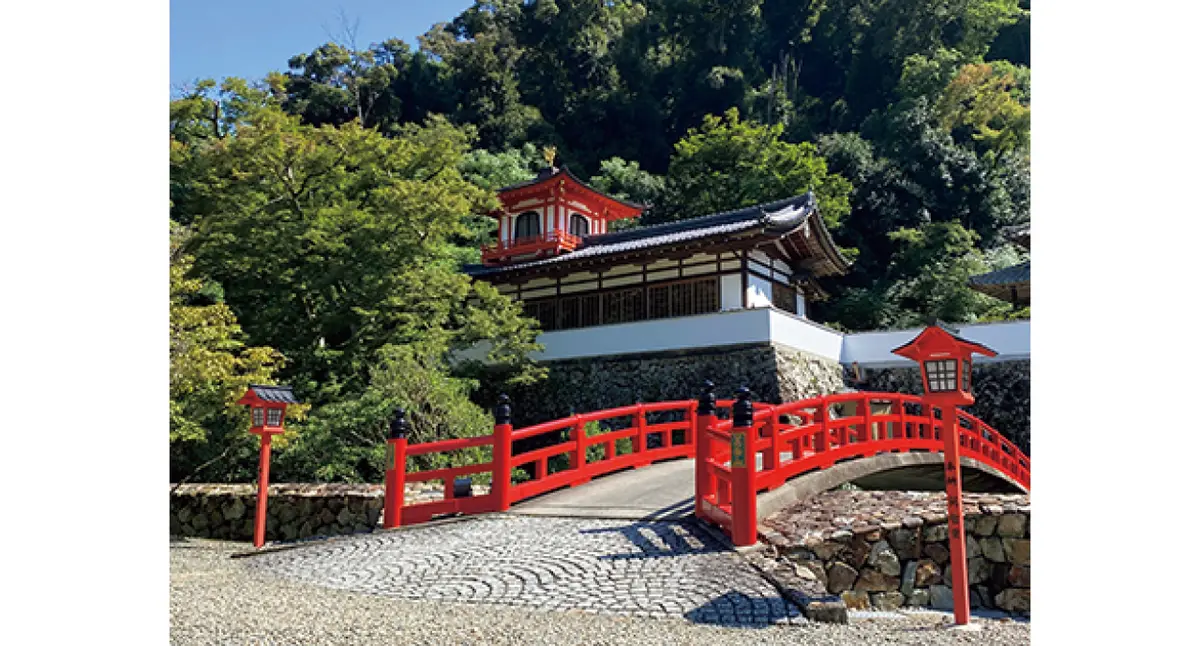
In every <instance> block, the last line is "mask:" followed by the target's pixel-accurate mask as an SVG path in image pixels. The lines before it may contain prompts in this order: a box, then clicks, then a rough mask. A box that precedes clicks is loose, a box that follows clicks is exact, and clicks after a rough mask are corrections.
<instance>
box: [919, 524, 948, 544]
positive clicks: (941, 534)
mask: <svg viewBox="0 0 1200 646" xmlns="http://www.w3.org/2000/svg"><path fill="white" fill-rule="evenodd" d="M949 536H950V534H949V531H948V530H947V529H946V524H945V523H941V524H938V525H929V526H927V527H925V529H923V530H922V531H921V538H923V539H925V542H927V543H929V542H935V541H944V540H946V539H947V538H949Z"/></svg>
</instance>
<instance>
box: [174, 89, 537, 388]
mask: <svg viewBox="0 0 1200 646" xmlns="http://www.w3.org/2000/svg"><path fill="white" fill-rule="evenodd" d="M469 142H470V135H469V133H468V132H464V131H462V130H460V129H457V128H455V127H453V126H451V125H450V124H448V123H447V122H446V121H445V120H444V119H440V118H431V120H430V121H429V122H428V123H427V124H426V125H423V126H418V125H415V124H409V125H407V126H404V127H402V128H401V129H400V130H399V131H398V132H397V133H396V134H395V136H393V137H390V138H388V137H384V136H383V135H381V134H380V133H379V132H378V131H376V130H373V129H364V128H362V127H361V126H360V125H358V124H357V122H351V123H347V124H344V125H342V126H339V127H333V126H328V125H326V126H321V127H313V126H307V125H303V124H301V123H300V122H299V120H298V119H297V118H296V117H291V116H288V115H286V114H284V113H282V112H280V111H279V110H275V109H267V110H262V111H260V112H258V113H256V114H254V115H253V116H252V117H251V118H250V119H249V120H248V121H247V122H246V123H243V124H240V125H239V126H238V134H237V136H236V137H233V138H231V139H229V140H228V141H226V142H222V145H220V146H214V147H211V148H210V149H208V150H207V151H206V153H205V154H207V155H208V156H209V159H208V160H207V162H206V164H207V167H208V168H209V169H210V171H209V172H208V174H207V175H206V176H205V177H203V178H201V179H199V180H197V181H196V182H195V183H196V185H197V190H199V191H201V192H203V194H204V195H205V197H206V198H207V200H208V201H209V203H210V204H211V211H210V212H209V213H207V214H206V215H205V216H204V217H203V218H202V219H200V220H199V223H198V233H197V236H196V241H195V253H196V258H197V261H196V262H197V267H199V268H201V270H202V271H203V272H204V273H205V274H206V275H209V276H211V277H212V278H213V279H214V280H217V281H218V282H220V284H221V285H222V286H223V288H224V290H225V294H226V298H227V301H228V303H229V305H230V306H231V307H232V308H233V310H234V311H235V312H236V313H237V314H238V317H239V320H240V321H241V322H242V325H243V327H244V328H245V330H246V332H247V333H248V334H249V336H250V338H251V339H252V340H270V341H271V342H272V343H273V344H274V345H275V346H276V347H278V348H280V350H282V351H283V352H284V353H285V354H286V355H287V356H288V357H289V360H290V361H291V363H290V365H289V367H288V369H287V370H286V371H285V372H284V373H283V376H285V377H287V378H288V379H290V380H291V381H292V382H293V383H294V384H295V385H296V386H297V388H298V390H299V392H301V393H302V394H303V395H304V396H305V397H307V398H308V401H312V402H314V403H315V404H325V403H328V402H331V401H337V400H340V399H343V398H346V397H349V396H353V395H354V394H356V393H359V392H361V391H362V390H363V389H364V388H365V386H366V385H367V380H368V377H369V367H370V365H371V363H372V362H373V361H374V360H375V353H376V352H377V351H378V350H379V349H380V348H382V347H384V346H387V345H407V344H411V343H415V342H416V341H418V340H428V339H431V338H437V339H438V343H440V344H441V345H442V347H444V348H445V349H446V351H447V352H448V351H450V350H452V349H454V348H458V347H464V346H465V345H469V344H470V343H473V342H475V341H477V340H481V339H486V340H489V341H493V342H494V343H495V345H496V348H497V349H496V350H495V352H496V353H497V356H502V357H503V358H505V359H506V360H510V361H509V362H508V363H507V364H505V367H506V368H509V369H511V371H512V372H513V373H514V374H516V375H523V374H527V373H528V372H529V371H530V370H531V369H532V368H531V364H530V363H529V362H528V360H527V359H525V358H524V356H523V353H522V352H521V350H525V349H531V348H533V347H535V346H534V345H533V340H534V338H535V335H536V331H535V329H534V327H533V326H532V324H531V322H529V321H528V320H526V319H521V318H520V317H519V316H518V315H517V313H516V312H515V308H513V307H499V306H498V304H499V303H500V301H499V300H498V299H495V298H493V297H492V294H491V293H490V291H489V289H490V288H489V287H488V286H486V285H482V284H472V282H471V281H470V279H469V278H468V277H467V276H465V275H463V274H461V273H459V272H458V271H457V266H458V262H459V260H460V257H459V256H460V254H459V252H458V249H459V247H456V246H455V245H454V240H455V239H456V238H459V237H462V236H464V235H466V234H467V230H466V228H465V227H464V225H463V219H464V216H465V215H466V214H469V213H474V212H480V211H486V210H487V209H488V208H489V207H491V206H492V205H494V198H493V197H492V196H490V195H488V194H487V193H486V192H484V191H482V190H480V189H479V188H477V187H475V186H473V185H472V184H470V183H469V182H467V181H466V180H465V179H463V177H462V175H461V174H460V172H459V170H458V168H459V164H460V163H461V161H462V158H463V155H464V154H465V153H466V152H467V150H469ZM491 291H494V290H491ZM480 308H488V309H487V311H483V312H481V311H480ZM481 321H492V322H491V323H489V326H488V327H487V328H486V329H483V328H481V326H480V322H481ZM489 330H504V331H506V332H511V335H510V336H505V337H502V338H491V337H488V335H487V331H489Z"/></svg>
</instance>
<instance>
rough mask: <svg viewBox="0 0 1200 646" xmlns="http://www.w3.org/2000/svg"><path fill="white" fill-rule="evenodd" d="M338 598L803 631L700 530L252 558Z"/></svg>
mask: <svg viewBox="0 0 1200 646" xmlns="http://www.w3.org/2000/svg"><path fill="white" fill-rule="evenodd" d="M244 563H245V564H246V566H247V567H250V568H254V569H256V570H259V571H262V572H269V573H272V574H275V575H280V576H283V577H287V578H291V579H298V580H301V581H305V582H308V583H313V584H317V585H320V586H326V587H331V588H338V589H341V590H348V591H355V592H366V593H372V594H379V595H388V596H395V597H401V598H406V599H423V600H428V601H458V602H468V603H489V604H506V605H513V606H526V607H535V608H538V609H543V610H581V611H583V612H593V613H600V614H612V615H627V616H636V617H681V618H685V619H688V620H691V621H693V622H696V623H712V624H721V625H730V626H765V625H768V624H776V623H803V622H805V619H804V618H803V616H802V615H801V614H800V611H799V609H798V608H797V607H796V606H794V605H793V604H791V603H790V602H788V601H787V600H785V599H783V598H781V597H780V596H779V593H778V591H777V590H776V589H775V588H774V587H773V586H771V584H769V583H768V582H767V581H765V580H764V579H763V578H762V577H761V576H760V575H759V574H758V573H757V572H756V571H755V570H753V569H752V568H751V567H750V566H749V565H747V564H746V563H744V562H743V561H742V560H741V558H740V557H738V556H737V555H736V554H733V553H730V552H728V551H727V550H725V549H723V548H722V546H721V545H720V544H719V543H717V541H716V540H714V539H713V538H712V537H711V536H710V535H708V534H707V533H706V532H705V531H704V530H702V529H700V528H699V527H697V526H695V525H694V524H693V522H692V521H683V522H677V521H660V522H642V521H614V520H595V519H574V518H570V519H568V518H528V517H518V516H487V517H479V518H473V519H469V520H463V521H460V522H452V523H446V524H441V525H433V526H427V527H416V528H413V529H408V530H401V531H394V532H379V533H375V534H370V535H362V536H354V537H346V538H341V539H337V540H333V541H328V542H322V543H317V544H313V545H310V546H302V547H296V548H293V549H287V550H282V551H279V552H273V553H268V554H263V555H258V556H255V557H253V558H249V559H245V560H244Z"/></svg>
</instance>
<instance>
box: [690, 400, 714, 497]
mask: <svg viewBox="0 0 1200 646" xmlns="http://www.w3.org/2000/svg"><path fill="white" fill-rule="evenodd" d="M714 388H715V386H714V385H713V382H711V381H706V382H704V393H703V394H701V395H700V402H699V404H698V405H697V406H696V417H695V420H696V421H695V426H696V432H695V444H696V453H695V455H696V463H695V466H694V471H695V480H696V491H695V497H696V518H704V501H705V500H706V499H708V498H709V497H710V496H712V495H713V479H712V476H710V475H709V473H708V456H709V450H708V449H709V443H710V442H711V439H710V436H709V432H710V431H712V428H713V427H714V426H716V425H717V396H716V395H715V394H713V389H714Z"/></svg>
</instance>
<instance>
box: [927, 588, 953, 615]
mask: <svg viewBox="0 0 1200 646" xmlns="http://www.w3.org/2000/svg"><path fill="white" fill-rule="evenodd" d="M929 605H931V606H933V607H934V608H937V609H938V610H954V591H953V590H952V589H950V586H948V585H934V586H930V587H929Z"/></svg>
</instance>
